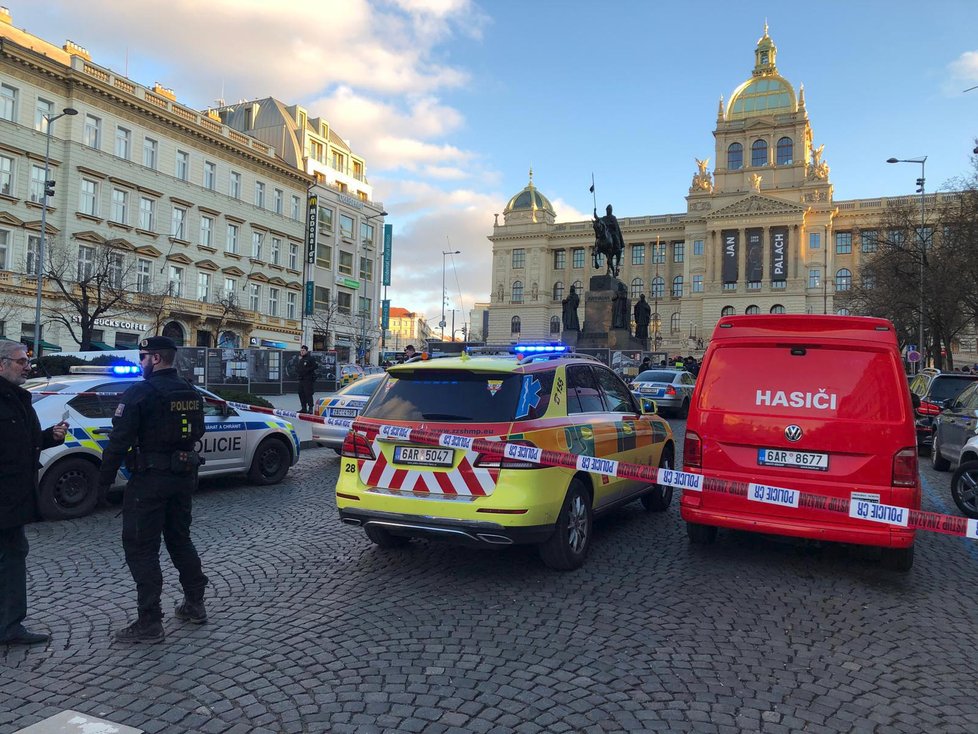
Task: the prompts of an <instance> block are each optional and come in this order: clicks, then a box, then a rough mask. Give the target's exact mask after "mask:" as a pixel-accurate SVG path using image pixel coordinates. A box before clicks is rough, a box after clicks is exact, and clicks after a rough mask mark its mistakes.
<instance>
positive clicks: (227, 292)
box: [222, 276, 238, 302]
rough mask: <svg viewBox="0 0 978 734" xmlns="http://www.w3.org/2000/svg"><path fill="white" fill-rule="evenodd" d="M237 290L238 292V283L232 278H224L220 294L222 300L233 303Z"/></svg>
mask: <svg viewBox="0 0 978 734" xmlns="http://www.w3.org/2000/svg"><path fill="white" fill-rule="evenodd" d="M237 290H238V281H237V280H235V279H234V278H228V277H227V276H225V278H224V292H223V293H222V297H223V298H224V300H225V301H228V302H231V301H233V300H234V298H235V293H236V292H237Z"/></svg>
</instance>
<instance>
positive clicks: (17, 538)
mask: <svg viewBox="0 0 978 734" xmlns="http://www.w3.org/2000/svg"><path fill="white" fill-rule="evenodd" d="M29 549H30V546H28V544H27V533H25V532H24V526H23V525H18V526H16V527H13V528H0V640H2V639H4V638H6V637H10V636H11V635H13V634H14V633H16V632H17V631H18V629H19V628H20V625H21V622H23V621H24V617H26V616H27V551H28V550H29Z"/></svg>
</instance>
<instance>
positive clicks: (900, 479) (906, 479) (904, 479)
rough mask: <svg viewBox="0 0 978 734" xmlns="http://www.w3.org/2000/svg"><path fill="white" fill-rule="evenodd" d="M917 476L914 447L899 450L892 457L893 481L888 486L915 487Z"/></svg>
mask: <svg viewBox="0 0 978 734" xmlns="http://www.w3.org/2000/svg"><path fill="white" fill-rule="evenodd" d="M919 476H920V475H919V472H918V469H917V448H916V447H913V448H906V449H901V450H900V451H897V452H896V453H895V454H894V455H893V479H892V481H891V482H890V484H892V485H893V486H894V487H916V486H917V481H918V478H919Z"/></svg>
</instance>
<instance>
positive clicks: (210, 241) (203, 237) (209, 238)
mask: <svg viewBox="0 0 978 734" xmlns="http://www.w3.org/2000/svg"><path fill="white" fill-rule="evenodd" d="M200 244H202V245H204V246H206V247H213V246H214V217H209V216H207V215H206V214H204V215H201V217H200Z"/></svg>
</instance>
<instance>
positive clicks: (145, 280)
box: [136, 257, 153, 293]
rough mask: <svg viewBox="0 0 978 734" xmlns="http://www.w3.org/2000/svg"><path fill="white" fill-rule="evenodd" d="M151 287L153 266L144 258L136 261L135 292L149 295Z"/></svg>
mask: <svg viewBox="0 0 978 734" xmlns="http://www.w3.org/2000/svg"><path fill="white" fill-rule="evenodd" d="M152 287H153V264H152V262H150V261H149V260H147V259H146V258H142V257H141V258H139V259H138V260H136V291H137V292H138V293H149V291H150V289H151V288H152Z"/></svg>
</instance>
